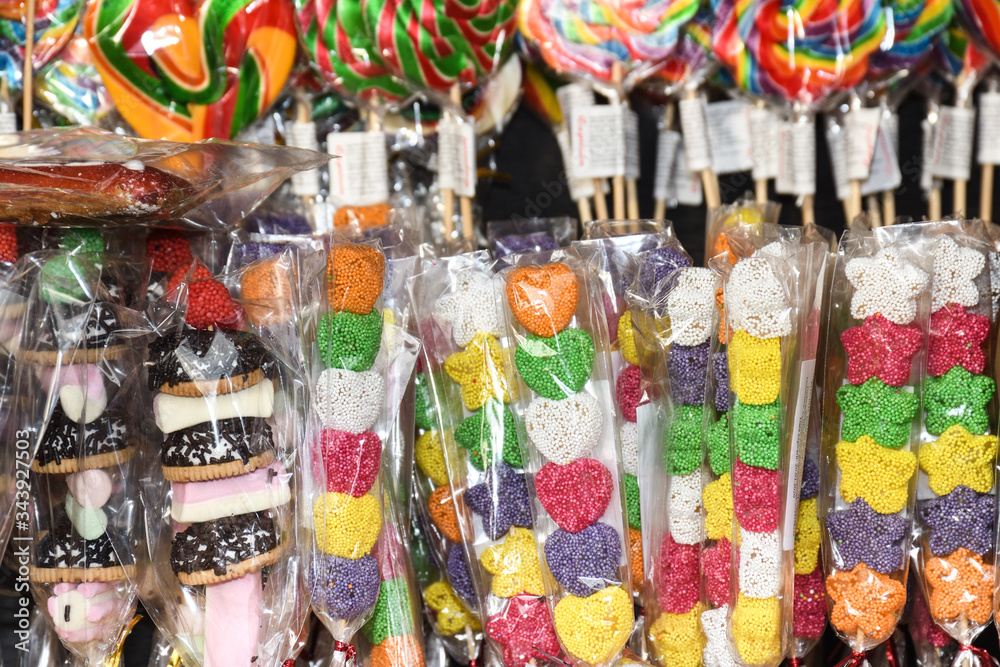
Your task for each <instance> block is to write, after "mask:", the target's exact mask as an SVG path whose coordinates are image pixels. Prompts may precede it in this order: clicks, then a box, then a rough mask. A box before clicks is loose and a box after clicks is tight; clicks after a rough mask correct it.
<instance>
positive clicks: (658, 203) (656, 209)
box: [653, 100, 676, 220]
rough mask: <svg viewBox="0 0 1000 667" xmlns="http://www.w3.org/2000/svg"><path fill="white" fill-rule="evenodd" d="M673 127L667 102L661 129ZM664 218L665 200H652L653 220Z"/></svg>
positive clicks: (672, 104) (672, 107)
mask: <svg viewBox="0 0 1000 667" xmlns="http://www.w3.org/2000/svg"><path fill="white" fill-rule="evenodd" d="M673 127H674V103H673V101H672V100H668V101H667V105H666V106H665V107H663V129H664V130H672V129H673ZM674 157H676V156H674ZM665 217H667V200H666V199H656V200H654V201H653V219H654V220H663V219H664V218H665Z"/></svg>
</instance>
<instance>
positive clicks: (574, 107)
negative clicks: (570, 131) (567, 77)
mask: <svg viewBox="0 0 1000 667" xmlns="http://www.w3.org/2000/svg"><path fill="white" fill-rule="evenodd" d="M556 99H558V100H559V108H560V109H561V110H562V115H563V122H565V123H566V124H567V125H569V119H570V117H572V115H573V112H575V111H578V110H580V109H585V108H586V107H592V106H594V104H595V102H594V90H593V89H592V88H588V87H587V86H584V85H581V84H579V83H568V84H566V85H565V86H562V87H560V88H559V89H557V90H556Z"/></svg>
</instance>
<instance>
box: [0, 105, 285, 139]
mask: <svg viewBox="0 0 1000 667" xmlns="http://www.w3.org/2000/svg"><path fill="white" fill-rule="evenodd" d="M11 132H17V116H16V115H15V114H14V113H13V112H10V111H2V112H0V134H10V133H11ZM271 143H274V142H271Z"/></svg>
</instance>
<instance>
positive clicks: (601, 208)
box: [594, 178, 608, 220]
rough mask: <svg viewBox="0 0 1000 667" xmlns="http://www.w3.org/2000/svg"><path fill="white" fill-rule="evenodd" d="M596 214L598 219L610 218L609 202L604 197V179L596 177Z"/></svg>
mask: <svg viewBox="0 0 1000 667" xmlns="http://www.w3.org/2000/svg"><path fill="white" fill-rule="evenodd" d="M594 214H595V215H596V216H597V219H598V220H607V219H608V202H607V200H606V199H605V198H604V179H601V178H595V179H594Z"/></svg>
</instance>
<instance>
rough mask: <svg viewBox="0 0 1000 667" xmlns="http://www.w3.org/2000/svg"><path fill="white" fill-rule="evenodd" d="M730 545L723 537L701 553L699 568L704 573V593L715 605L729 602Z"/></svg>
mask: <svg viewBox="0 0 1000 667" xmlns="http://www.w3.org/2000/svg"><path fill="white" fill-rule="evenodd" d="M731 551H732V545H731V544H730V542H729V540H727V539H725V538H723V539H721V540H719V541H718V542H716V543H715V546H713V547H709V548H708V549H705V551H704V552H703V553H702V554H701V569H702V572H703V573H704V575H705V595H706V596H707V597H708V601H709V602H711V603H712V604H713V605H715V606H716V607H721V606H722V605H724V604H728V603H729V572H730V570H731V565H730V557H731Z"/></svg>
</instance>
